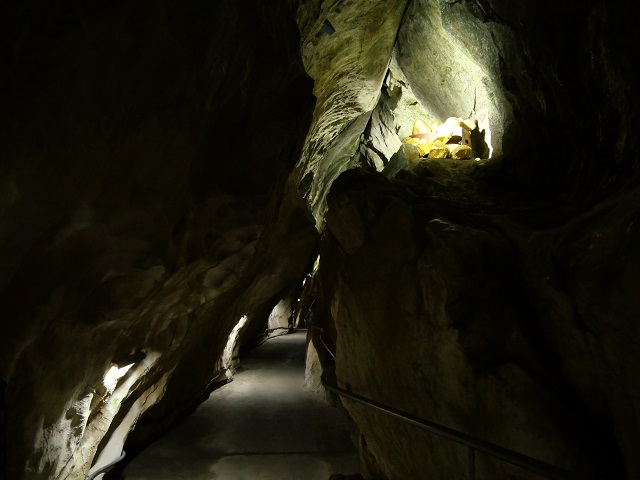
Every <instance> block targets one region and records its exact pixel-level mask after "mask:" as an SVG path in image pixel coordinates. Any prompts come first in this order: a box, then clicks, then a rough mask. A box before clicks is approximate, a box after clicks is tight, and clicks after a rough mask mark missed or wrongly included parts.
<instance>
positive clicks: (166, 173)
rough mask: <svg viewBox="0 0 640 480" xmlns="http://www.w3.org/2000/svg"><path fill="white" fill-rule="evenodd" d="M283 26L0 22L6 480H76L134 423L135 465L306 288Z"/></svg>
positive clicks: (93, 12) (157, 13)
mask: <svg viewBox="0 0 640 480" xmlns="http://www.w3.org/2000/svg"><path fill="white" fill-rule="evenodd" d="M247 12H251V14H250V15H248V14H247ZM293 15H294V13H293V11H292V10H291V9H290V7H289V5H287V4H286V2H269V5H265V4H264V2H257V1H255V2H251V1H250V2H242V5H240V4H239V3H238V2H234V1H221V2H209V3H203V2H196V3H191V4H189V5H182V4H177V3H175V2H161V3H159V4H156V5H154V6H149V5H143V4H142V3H140V2H132V3H127V4H126V5H124V4H123V5H115V4H113V5H112V4H103V3H99V4H95V3H91V4H80V3H78V2H71V3H67V4H66V5H55V6H54V5H47V4H46V2H8V3H6V4H5V5H3V7H2V14H1V15H0V22H1V23H2V24H1V26H0V32H1V33H0V35H1V36H2V38H1V39H2V42H0V43H1V44H2V64H3V65H4V66H5V68H3V73H2V75H1V77H0V101H1V103H2V105H3V107H2V114H1V118H0V150H1V151H0V158H1V159H2V161H1V164H0V205H1V207H0V211H1V212H2V214H1V217H0V221H1V227H0V318H1V319H2V320H1V327H0V328H1V330H0V375H1V377H2V379H3V380H6V381H7V384H8V385H7V390H6V395H7V411H8V412H9V417H8V421H9V423H8V426H7V437H8V438H9V439H10V441H8V442H7V445H8V452H7V459H8V462H9V465H8V478H12V479H22V478H25V479H26V478H28V479H54V478H69V479H71V478H84V474H85V473H86V472H87V470H88V469H89V467H90V466H91V464H92V461H93V460H94V457H95V456H96V452H103V453H104V452H111V453H109V455H112V458H107V457H108V456H109V455H106V456H105V455H102V456H101V459H100V461H101V462H103V463H106V462H107V461H109V460H111V459H113V458H115V457H117V456H118V455H119V454H120V451H119V448H117V447H118V445H120V446H121V445H122V442H123V441H124V439H125V437H126V436H127V435H128V434H129V427H130V426H131V425H132V424H135V423H136V422H138V427H139V428H138V429H137V430H136V436H135V437H130V438H129V443H128V444H127V450H128V451H129V453H130V454H132V453H134V452H135V450H136V448H138V446H139V445H140V444H141V443H143V442H144V441H146V440H148V439H149V438H153V437H154V436H155V435H157V433H158V432H159V431H161V430H162V428H165V427H166V426H167V425H170V424H171V423H172V422H173V421H175V420H176V419H177V418H180V417H181V416H183V415H184V414H185V413H186V412H188V411H189V409H191V408H192V407H193V406H194V405H195V404H197V402H198V401H200V400H201V399H202V398H204V397H205V396H206V395H207V393H208V391H209V390H210V388H211V386H212V385H213V384H215V382H216V381H224V380H225V379H226V373H225V367H226V365H222V364H221V360H220V358H221V356H222V353H223V350H224V348H225V343H226V341H227V337H228V336H229V333H230V332H231V330H232V329H233V328H234V326H235V325H236V323H237V322H238V320H239V319H240V318H241V317H242V316H244V315H246V316H247V317H248V318H249V324H251V323H252V322H257V323H258V324H259V325H262V324H263V322H266V318H267V315H268V312H269V311H270V310H271V309H272V308H273V306H274V305H275V303H277V301H278V293H279V292H283V291H284V292H286V291H288V290H289V289H290V288H291V286H292V285H294V284H298V283H299V282H300V281H301V280H302V277H303V276H304V274H305V273H306V271H307V268H308V264H309V262H310V261H311V260H312V259H313V258H315V255H316V253H315V250H316V248H317V246H316V242H317V239H316V238H317V233H316V231H315V229H314V227H313V220H312V218H311V217H310V216H309V214H308V213H307V211H306V208H305V207H304V205H303V204H301V202H300V201H299V199H298V198H297V196H296V195H295V191H294V190H292V189H291V188H289V187H287V176H288V174H289V171H290V170H291V169H292V168H293V165H294V164H295V162H296V161H297V159H298V158H299V155H300V151H301V148H302V139H303V138H304V135H305V133H306V131H307V129H308V125H309V122H310V120H311V113H312V109H313V105H314V100H313V96H312V94H311V90H312V82H311V80H310V79H309V78H308V76H307V75H306V74H305V73H304V70H303V67H302V63H301V59H300V54H299V52H298V48H297V46H298V41H299V36H298V32H297V28H296V25H295V23H294V20H293V18H294V16H293ZM257 44H259V46H260V48H259V49H258V48H256V45H257ZM249 324H248V325H249ZM130 354H133V356H132V357H131V358H136V360H135V365H134V366H133V367H131V368H130V370H129V371H128V373H127V374H125V376H123V377H122V378H121V379H120V380H115V379H114V377H111V379H110V382H105V377H106V375H107V373H108V372H111V373H110V374H109V375H110V376H111V374H113V375H116V373H115V372H117V371H118V369H117V368H115V369H113V367H115V363H114V362H116V363H118V366H120V367H122V366H124V363H127V360H126V359H127V358H128V356H129V355H130ZM141 356H142V357H144V358H141ZM120 374H122V372H120ZM216 379H217V380H216ZM103 383H109V387H107V386H105V385H103ZM146 400H148V401H146ZM156 402H159V403H156ZM154 403H156V405H155V406H154V407H153V408H152V409H151V410H149V411H147V412H146V414H145V416H144V417H142V419H141V420H140V421H138V416H139V415H140V414H141V413H142V412H143V411H144V409H146V408H148V407H150V406H151V405H152V404H154ZM141 405H144V408H141ZM122 425H128V426H129V427H128V428H124V429H123V428H119V427H120V426H122ZM114 455H115V457H114Z"/></svg>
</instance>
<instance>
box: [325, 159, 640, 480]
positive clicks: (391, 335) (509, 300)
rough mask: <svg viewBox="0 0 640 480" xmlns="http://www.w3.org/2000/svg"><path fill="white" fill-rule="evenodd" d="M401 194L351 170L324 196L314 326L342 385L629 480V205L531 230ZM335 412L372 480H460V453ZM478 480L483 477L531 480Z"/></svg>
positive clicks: (364, 415) (401, 187) (632, 232)
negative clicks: (318, 321) (326, 340)
mask: <svg viewBox="0 0 640 480" xmlns="http://www.w3.org/2000/svg"><path fill="white" fill-rule="evenodd" d="M407 187H408V185H407V184H403V183H400V182H396V183H395V184H392V183H389V182H388V181H387V180H385V179H384V178H383V177H382V176H379V175H375V174H370V173H369V174H365V173H363V172H357V171H353V172H347V173H345V174H343V175H342V176H341V177H340V178H339V179H338V181H337V182H336V183H335V184H334V187H333V189H332V192H331V194H330V196H329V210H328V216H327V233H326V235H325V240H324V243H323V246H322V250H321V258H322V263H321V267H320V280H319V281H320V283H321V291H322V293H321V296H320V298H321V299H322V303H323V306H322V307H319V308H321V310H320V311H319V312H318V313H319V318H326V319H327V325H323V327H324V328H325V331H328V332H335V334H334V335H335V336H334V337H333V338H332V341H334V342H335V349H336V350H335V351H336V357H337V360H336V365H337V376H338V378H339V380H340V382H341V384H342V385H343V386H346V387H347V388H349V389H350V390H352V391H353V392H355V393H358V394H361V395H364V396H366V397H369V398H371V399H373V400H376V401H378V402H382V403H385V404H388V405H390V406H392V407H394V408H397V409H401V410H404V411H406V412H408V413H410V414H413V415H416V416H419V417H422V418H424V419H426V420H430V421H435V422H439V423H441V424H444V425H446V426H449V427H452V428H456V429H459V430H461V431H463V432H467V433H470V434H473V435H476V436H478V437H480V438H483V439H486V440H488V441H491V442H494V443H497V444H499V445H503V446H506V447H508V448H511V449H513V450H516V451H519V452H522V453H525V454H527V455H530V456H532V457H534V458H538V459H541V460H544V461H547V462H549V463H552V464H556V465H558V466H561V467H563V468H566V469H569V470H572V471H574V472H576V473H577V474H578V477H579V478H623V477H624V473H623V472H624V470H625V466H626V471H627V475H629V477H628V478H634V475H635V473H634V472H638V468H639V466H640V465H639V464H638V462H637V456H636V455H635V447H632V445H634V446H635V445H637V441H638V437H637V435H638V432H639V428H640V425H639V424H638V423H637V422H636V421H634V420H633V418H635V412H636V409H637V408H638V404H637V402H636V401H635V400H633V399H635V398H638V397H637V393H638V388H639V382H638V381H637V379H636V378H635V376H633V375H631V376H629V375H627V373H626V372H627V371H628V366H629V365H637V364H638V362H639V361H640V357H639V354H638V349H637V348H635V347H634V346H635V345H636V342H637V340H638V339H639V334H640V327H639V326H638V324H637V322H633V321H632V317H633V314H632V313H631V312H636V311H638V310H637V309H638V308H640V305H638V297H637V295H635V293H633V292H634V289H635V288H637V286H638V281H639V279H638V277H637V272H638V270H639V268H638V267H639V265H640V263H638V261H640V257H638V255H639V253H640V250H639V247H638V245H640V243H638V242H637V240H638V232H637V231H636V229H635V228H633V227H632V225H634V219H635V218H636V217H637V215H638V214H639V213H640V211H639V208H640V202H638V201H637V195H638V191H637V190H635V191H633V192H627V193H625V194H623V195H622V194H621V195H620V196H618V197H616V198H613V199H611V200H610V201H609V202H607V203H606V204H603V205H600V206H598V207H597V208H595V209H594V210H592V211H590V212H588V213H585V215H583V216H582V217H581V218H579V219H577V220H575V221H572V222H569V223H568V224H566V225H563V226H560V227H557V228H542V229H539V228H536V227H535V226H534V225H533V223H531V221H532V220H533V219H532V218H531V217H528V216H527V214H526V210H524V211H523V210H519V208H520V206H517V205H512V206H511V210H510V211H511V213H505V211H504V210H503V209H502V208H500V207H499V206H495V205H494V206H493V207H492V206H487V205H485V207H484V208H483V210H482V211H478V210H475V209H474V208H467V207H464V206H463V205H461V204H458V205H457V206H453V205H454V204H455V202H454V204H453V205H452V203H451V202H448V203H437V202H436V201H434V200H433V199H430V198H429V197H427V196H425V197H422V201H420V200H419V201H416V196H415V195H416V192H415V190H411V189H409V188H407ZM477 204H478V203H476V205H477ZM474 210H475V211H474ZM605 211H606V212H609V213H608V215H606V216H604V215H603V212H605ZM347 218H348V221H345V220H346V219H347ZM354 238H359V239H361V240H360V241H359V242H357V243H354V242H353V241H352V239H354ZM623 259H624V260H623ZM625 260H626V262H631V263H626V262H625ZM603 282H604V283H603ZM596 339H599V340H601V341H602V342H603V343H602V344H601V343H600V341H599V340H596ZM614 345H615V346H614ZM614 350H618V351H617V352H614ZM344 403H345V405H346V408H347V410H348V411H349V413H350V415H351V416H352V417H353V419H354V420H355V422H356V424H357V425H358V428H359V433H360V436H361V437H360V438H361V440H360V446H361V453H362V459H363V461H364V463H365V464H366V465H367V469H368V472H369V474H370V475H371V477H372V478H389V479H394V478H414V477H415V472H422V474H423V475H424V476H425V477H426V476H428V477H429V478H434V479H440V478H442V479H449V478H455V477H457V476H464V474H465V472H466V450H465V449H464V448H461V447H459V446H457V445H456V444H454V443H449V442H447V441H446V440H443V439H440V438H438V437H435V436H433V435H432V434H429V433H427V432H424V431H421V430H419V429H417V428H414V427H412V426H408V425H407V424H404V423H402V422H400V421H398V420H396V419H393V418H391V417H388V416H385V415H383V414H381V413H377V412H375V411H372V410H371V409H369V408H367V407H364V406H361V405H359V404H356V403H353V402H350V401H348V400H344ZM418 451H419V452H422V453H421V454H420V455H416V452H418ZM623 458H624V459H623ZM477 465H478V469H479V473H478V474H479V475H480V477H481V478H503V477H505V478H506V477H508V476H509V475H514V476H517V478H537V477H535V476H533V475H531V476H529V475H526V474H523V473H522V471H519V470H518V469H515V470H514V469H513V468H510V467H509V466H507V465H505V464H503V463H501V462H499V461H495V460H492V459H489V458H486V457H485V456H483V455H481V456H480V457H479V458H478V463H477ZM598 475H600V476H598Z"/></svg>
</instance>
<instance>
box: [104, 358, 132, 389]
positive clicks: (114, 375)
mask: <svg viewBox="0 0 640 480" xmlns="http://www.w3.org/2000/svg"><path fill="white" fill-rule="evenodd" d="M131 367H133V363H130V364H129V365H125V366H124V367H121V368H118V366H117V365H112V366H111V368H109V370H107V373H106V374H105V376H104V380H103V381H102V383H103V385H104V387H105V388H106V389H107V391H108V392H109V393H113V391H114V390H115V388H116V385H117V384H118V380H120V379H121V378H122V377H123V376H124V375H125V373H127V372H128V371H129V369H130V368H131Z"/></svg>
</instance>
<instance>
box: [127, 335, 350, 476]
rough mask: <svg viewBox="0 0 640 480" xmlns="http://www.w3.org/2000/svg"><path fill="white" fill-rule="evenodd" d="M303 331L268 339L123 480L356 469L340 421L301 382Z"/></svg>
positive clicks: (328, 472)
mask: <svg viewBox="0 0 640 480" xmlns="http://www.w3.org/2000/svg"><path fill="white" fill-rule="evenodd" d="M305 336H306V332H305V331H297V332H295V333H293V334H290V335H285V336H280V337H277V338H273V339H271V340H269V341H267V342H266V343H264V344H263V345H261V346H260V347H258V348H256V349H255V350H253V351H252V352H249V354H248V355H247V356H246V357H245V358H244V359H243V360H242V362H241V364H240V368H239V369H238V371H237V373H236V376H235V378H234V380H233V382H231V383H229V384H228V385H225V386H224V387H222V388H220V389H219V390H216V391H215V392H213V393H212V394H211V397H210V398H209V399H208V400H207V401H206V402H204V403H203V404H201V405H200V406H199V407H198V408H197V410H196V411H195V412H194V413H193V414H192V415H191V416H189V417H188V418H187V419H185V421H184V422H183V423H182V424H180V425H179V426H178V427H177V428H176V429H174V430H172V431H171V432H170V433H168V434H167V435H166V436H164V437H162V438H161V439H159V440H158V441H156V442H155V443H153V444H152V445H150V446H149V447H148V448H147V449H146V450H144V451H143V452H142V453H141V454H140V455H138V456H137V457H136V458H135V459H133V461H132V462H131V463H130V464H129V465H128V466H127V467H126V469H125V470H124V472H123V473H124V478H125V479H126V480H152V479H153V480H169V479H171V480H179V479H190V480H200V479H202V480H204V479H207V480H212V479H220V480H240V479H246V480H250V479H251V480H253V479H262V480H272V479H273V480H276V479H277V480H316V479H317V480H328V479H329V477H330V476H331V475H332V474H336V473H340V474H352V473H356V472H358V471H359V467H358V455H357V452H356V449H355V447H354V446H353V444H352V443H351V441H350V440H349V435H348V433H347V431H346V426H345V423H344V420H343V419H341V418H340V416H339V413H338V411H337V410H336V409H334V408H332V407H331V406H330V405H329V404H328V403H326V401H325V400H324V399H322V398H321V397H319V396H318V395H317V394H315V393H313V392H310V391H307V390H305V389H304V388H303V382H304V359H305Z"/></svg>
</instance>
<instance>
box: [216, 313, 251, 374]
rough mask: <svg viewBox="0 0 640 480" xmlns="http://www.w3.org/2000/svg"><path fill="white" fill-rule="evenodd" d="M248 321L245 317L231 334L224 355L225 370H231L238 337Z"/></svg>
mask: <svg viewBox="0 0 640 480" xmlns="http://www.w3.org/2000/svg"><path fill="white" fill-rule="evenodd" d="M247 320H248V318H247V316H246V315H243V316H242V318H240V320H238V323H237V324H236V326H235V327H233V330H231V333H230V334H229V338H228V340H227V345H226V346H225V347H224V352H223V353H222V366H223V367H224V368H231V364H232V362H233V358H234V357H235V356H236V353H237V348H236V342H237V341H238V335H240V330H242V327H244V325H245V323H247Z"/></svg>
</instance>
